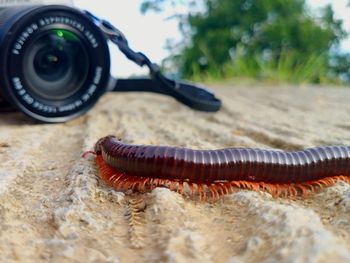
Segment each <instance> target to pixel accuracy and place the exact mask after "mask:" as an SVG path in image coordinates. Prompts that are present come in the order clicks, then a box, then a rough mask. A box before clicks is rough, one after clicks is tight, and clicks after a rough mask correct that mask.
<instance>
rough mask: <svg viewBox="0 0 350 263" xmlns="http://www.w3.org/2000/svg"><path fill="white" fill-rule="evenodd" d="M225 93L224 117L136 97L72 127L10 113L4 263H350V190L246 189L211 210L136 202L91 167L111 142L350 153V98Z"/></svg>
mask: <svg viewBox="0 0 350 263" xmlns="http://www.w3.org/2000/svg"><path fill="white" fill-rule="evenodd" d="M246 85H247V86H250V85H248V84H246ZM243 86H244V85H243ZM252 86H254V85H252ZM255 86H256V85H255ZM216 91H217V93H218V95H219V97H221V98H222V99H223V102H224V106H223V109H222V110H221V111H220V112H219V113H202V112H195V111H192V110H190V109H188V108H187V107H185V106H182V105H180V104H178V103H176V102H175V101H174V100H173V99H171V98H168V97H163V96H160V95H154V94H132V93H130V94H108V95H106V96H104V97H103V98H102V99H101V101H100V102H99V104H98V105H97V106H96V107H95V108H94V109H93V110H92V111H90V112H89V113H88V114H87V115H86V116H84V117H81V118H79V119H77V120H74V121H71V122H68V123H65V124H56V125H45V124H34V123H33V122H31V121H30V120H29V119H27V118H26V117H24V116H22V115H21V114H20V113H12V114H4V115H0V262H19V261H23V262H45V261H50V262H229V263H236V262H237V263H238V262H331V261H332V262H350V186H349V185H348V184H345V183H342V182H339V183H337V184H336V185H335V186H333V187H330V188H327V189H324V190H322V191H321V192H319V193H317V194H315V195H312V196H311V197H308V198H304V199H295V200H289V199H281V198H277V199H275V198H272V197H271V196H270V195H269V194H267V193H263V192H261V193H256V192H251V191H245V190H239V191H237V192H235V193H234V194H232V195H229V196H226V197H224V198H222V199H220V200H219V201H217V202H199V201H196V200H193V199H191V198H184V197H182V196H181V195H179V194H177V193H175V192H171V191H169V190H168V189H164V188H157V189H155V190H153V191H152V192H151V193H148V194H143V195H137V194H135V195H131V196H130V195H125V194H124V193H121V192H117V191H115V190H113V189H110V188H109V187H107V186H106V185H105V184H103V183H102V182H101V181H100V180H99V179H98V178H97V176H96V175H97V172H96V168H95V166H94V163H93V161H92V159H91V158H87V159H82V158H81V154H82V153H83V152H84V151H86V150H89V149H92V147H93V145H94V143H95V141H96V140H97V139H98V138H100V137H102V136H105V135H107V134H115V135H117V136H118V137H121V138H123V140H124V141H126V142H130V143H138V144H155V145H174V146H175V145H176V146H184V147H191V148H196V149H215V148H223V147H236V146H244V147H246V146H247V147H263V148H278V149H285V150H295V149H301V148H305V147H310V146H320V145H329V144H336V145H339V144H343V145H344V144H345V145H346V144H347V145H350V115H349V113H350V103H349V100H350V89H341V88H329V89H326V88H319V87H308V88H300V87H276V88H272V87H270V88H268V87H241V88H228V87H221V88H216ZM349 165H350V164H349Z"/></svg>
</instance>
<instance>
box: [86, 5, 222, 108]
mask: <svg viewBox="0 0 350 263" xmlns="http://www.w3.org/2000/svg"><path fill="white" fill-rule="evenodd" d="M85 14H87V15H88V16H89V17H90V18H91V19H92V20H93V21H94V22H95V23H96V24H97V25H98V26H99V27H100V29H101V30H102V32H104V34H105V35H106V37H107V38H108V39H109V40H110V41H111V42H113V43H114V44H116V45H117V46H118V48H119V49H120V51H121V52H122V53H123V54H124V55H125V56H126V57H127V58H128V59H130V60H131V61H133V62H135V63H136V64H137V65H139V66H141V67H142V66H147V67H148V69H149V71H150V76H151V78H130V79H117V80H116V81H115V84H114V86H113V87H112V91H117V92H126V91H138V92H145V91H146V92H155V93H160V94H164V95H170V96H172V97H174V98H175V99H176V100H178V101H180V102H182V103H184V104H186V105H187V106H189V107H191V108H193V109H196V110H200V111H211V112H214V111H218V110H219V109H220V107H221V101H220V100H219V99H217V98H216V97H215V95H214V94H213V93H212V92H210V91H209V90H207V89H205V88H203V87H198V86H196V85H194V84H192V83H187V82H182V81H181V82H179V81H175V80H172V79H169V78H167V77H166V76H164V75H163V74H162V73H161V71H160V68H159V66H158V65H157V64H155V63H152V62H151V61H150V59H149V58H148V57H147V56H146V55H144V54H143V53H141V52H135V51H134V50H132V49H131V48H130V47H129V44H128V41H127V39H126V38H125V36H124V34H123V33H122V32H120V31H119V30H118V29H117V28H115V27H114V26H113V25H112V24H111V23H109V22H108V21H106V20H102V19H99V18H98V17H96V16H95V15H93V14H91V13H90V12H88V11H85Z"/></svg>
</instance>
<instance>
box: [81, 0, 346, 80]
mask: <svg viewBox="0 0 350 263" xmlns="http://www.w3.org/2000/svg"><path fill="white" fill-rule="evenodd" d="M348 2H350V1H349V0H307V3H308V5H309V6H310V7H312V8H314V9H316V10H317V8H320V7H323V6H325V5H326V4H328V3H330V4H332V6H333V9H334V11H335V14H336V17H337V18H341V19H343V20H344V28H345V29H346V30H348V31H350V15H349V14H350V8H349V7H347V3H348ZM111 3H113V4H111ZM74 4H75V6H76V7H78V8H82V9H86V10H89V11H90V12H92V13H94V14H96V15H97V16H99V17H101V18H104V19H106V20H109V21H110V22H111V23H112V24H114V25H115V26H116V27H117V28H118V29H119V30H121V31H122V32H123V33H124V34H125V35H126V37H127V39H128V40H129V45H130V46H131V47H132V48H133V49H135V50H136V51H142V52H143V53H144V54H146V55H147V56H148V57H149V58H150V59H151V60H152V61H154V62H156V63H160V62H161V61H162V59H164V58H165V57H167V56H168V55H169V51H167V50H166V49H165V43H166V39H168V38H172V39H177V40H180V39H181V35H180V33H179V31H178V29H177V23H176V21H175V20H167V19H165V18H166V17H169V16H170V15H171V8H169V10H167V11H166V12H165V13H159V14H157V13H154V12H149V13H147V14H146V15H142V14H141V13H140V4H141V0H113V1H111V0H74ZM341 50H343V51H346V52H350V38H348V39H347V40H345V41H343V42H342V43H341ZM110 52H111V57H112V70H111V72H112V74H113V75H114V76H116V77H126V76H130V75H139V74H145V73H147V72H148V71H147V70H146V69H141V68H140V67H139V66H137V65H135V64H133V63H132V62H129V61H128V60H127V59H126V58H125V57H124V56H123V55H122V54H120V52H119V51H118V49H116V48H111V49H110Z"/></svg>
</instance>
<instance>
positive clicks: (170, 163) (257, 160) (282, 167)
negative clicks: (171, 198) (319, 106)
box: [95, 136, 350, 184]
mask: <svg viewBox="0 0 350 263" xmlns="http://www.w3.org/2000/svg"><path fill="white" fill-rule="evenodd" d="M95 151H96V153H97V154H99V153H101V154H102V157H103V160H104V161H105V162H106V164H107V165H108V166H110V167H111V168H113V169H116V170H118V171H120V172H123V173H125V174H128V175H132V176H141V177H150V178H161V179H173V180H183V181H189V182H194V183H211V182H217V181H233V180H245V181H250V182H265V183H273V184H274V183H276V184H282V183H302V182H307V181H314V180H319V179H322V178H324V177H329V176H339V175H343V176H350V146H326V147H315V148H309V149H305V150H302V151H294V152H284V151H277V150H261V149H252V148H227V149H220V150H192V149H188V148H179V147H167V146H145V145H130V144H124V143H122V142H121V141H120V140H118V139H116V138H115V137H114V136H107V137H104V138H102V139H101V140H99V141H98V142H97V144H96V146H95Z"/></svg>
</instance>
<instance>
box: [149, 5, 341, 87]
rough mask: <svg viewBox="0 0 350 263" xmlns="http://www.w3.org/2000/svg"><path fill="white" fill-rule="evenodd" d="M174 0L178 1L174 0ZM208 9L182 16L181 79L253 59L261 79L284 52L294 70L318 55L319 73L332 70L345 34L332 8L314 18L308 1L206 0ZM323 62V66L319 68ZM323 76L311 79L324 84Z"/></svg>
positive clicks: (178, 56) (222, 71)
mask: <svg viewBox="0 0 350 263" xmlns="http://www.w3.org/2000/svg"><path fill="white" fill-rule="evenodd" d="M172 2H175V1H174V0H173V1H172ZM164 3H166V0H145V1H144V2H143V8H144V10H149V9H153V10H154V9H158V10H161V7H162V5H164ZM202 3H203V6H204V11H201V12H196V13H189V14H188V15H187V16H186V17H182V19H183V21H182V22H183V23H185V25H186V30H183V34H184V38H185V39H189V40H190V41H188V42H185V44H184V45H183V46H182V48H181V49H180V52H179V54H177V56H174V57H176V58H177V60H176V61H177V63H178V66H179V68H180V70H181V72H182V74H183V75H186V76H188V77H191V76H193V75H194V74H198V73H206V72H211V71H219V72H220V73H221V75H225V72H224V71H225V69H227V66H226V65H228V64H232V63H235V60H237V59H240V60H241V61H242V60H245V61H250V63H251V65H250V67H251V68H252V70H251V71H252V73H253V74H255V75H259V74H260V73H261V71H262V69H263V67H266V65H268V66H269V67H272V68H273V67H278V65H279V64H280V60H281V59H283V57H285V56H286V54H287V55H288V56H290V57H292V58H291V59H289V60H291V61H290V62H289V63H290V65H289V67H290V70H293V69H294V68H296V67H299V66H300V65H302V64H305V63H307V62H308V60H310V58H313V59H314V58H315V57H318V58H319V59H320V60H322V63H318V64H319V66H320V70H321V69H322V70H323V72H322V74H324V69H326V68H328V66H329V65H328V60H329V57H330V56H331V48H332V47H334V46H336V45H338V44H339V42H340V40H341V39H343V38H344V37H345V36H346V32H345V31H344V29H343V28H342V21H340V20H337V19H335V18H334V13H333V10H332V8H331V6H330V5H328V6H326V7H325V8H324V9H323V10H322V14H321V15H320V16H319V17H315V16H313V15H311V12H310V10H308V8H307V6H306V4H305V0H288V1H285V0H234V1H232V0H203V2H202ZM321 64H322V65H321ZM319 75H321V74H316V75H313V77H312V78H313V79H312V81H315V82H317V81H320V79H319V78H320V76H319Z"/></svg>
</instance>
